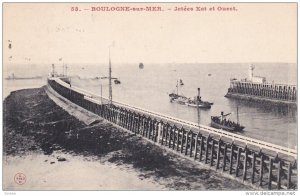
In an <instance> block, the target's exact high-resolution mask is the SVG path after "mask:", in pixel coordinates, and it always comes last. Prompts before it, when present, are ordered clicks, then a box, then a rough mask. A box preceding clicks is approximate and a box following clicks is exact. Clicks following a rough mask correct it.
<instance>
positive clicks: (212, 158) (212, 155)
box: [210, 139, 215, 166]
mask: <svg viewBox="0 0 300 196" xmlns="http://www.w3.org/2000/svg"><path fill="white" fill-rule="evenodd" d="M210 150H211V154H210V166H213V164H214V150H215V140H213V139H212V140H211V148H210Z"/></svg>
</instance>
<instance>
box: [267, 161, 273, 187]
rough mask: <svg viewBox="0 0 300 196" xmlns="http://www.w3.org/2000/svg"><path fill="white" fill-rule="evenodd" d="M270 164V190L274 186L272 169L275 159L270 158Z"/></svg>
mask: <svg viewBox="0 0 300 196" xmlns="http://www.w3.org/2000/svg"><path fill="white" fill-rule="evenodd" d="M269 161H270V165H269V167H270V168H269V179H268V180H269V182H268V189H269V190H270V189H271V188H272V177H273V176H272V170H273V159H272V158H270V160H269Z"/></svg>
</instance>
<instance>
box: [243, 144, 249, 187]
mask: <svg viewBox="0 0 300 196" xmlns="http://www.w3.org/2000/svg"><path fill="white" fill-rule="evenodd" d="M247 159H248V149H247V146H246V147H245V158H244V170H243V181H245V180H246V177H247Z"/></svg>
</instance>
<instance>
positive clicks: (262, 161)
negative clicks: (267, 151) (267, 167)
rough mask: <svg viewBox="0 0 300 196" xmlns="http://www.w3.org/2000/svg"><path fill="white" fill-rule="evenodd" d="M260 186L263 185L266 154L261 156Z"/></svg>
mask: <svg viewBox="0 0 300 196" xmlns="http://www.w3.org/2000/svg"><path fill="white" fill-rule="evenodd" d="M259 173H260V174H259V186H262V181H263V175H264V156H263V154H262V155H261V156H260V172H259Z"/></svg>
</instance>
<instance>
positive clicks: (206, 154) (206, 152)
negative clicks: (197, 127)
mask: <svg viewBox="0 0 300 196" xmlns="http://www.w3.org/2000/svg"><path fill="white" fill-rule="evenodd" d="M209 139H210V136H209V135H208V136H207V138H206V147H205V164H206V163H207V158H208V145H209Z"/></svg>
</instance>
